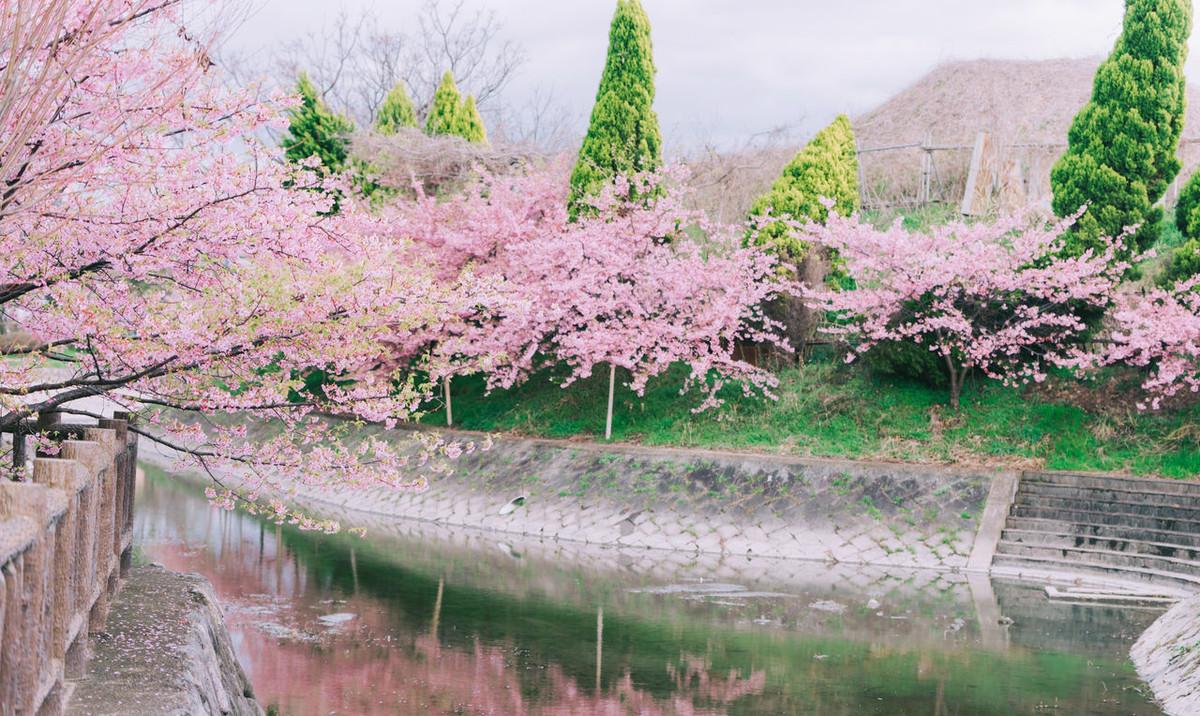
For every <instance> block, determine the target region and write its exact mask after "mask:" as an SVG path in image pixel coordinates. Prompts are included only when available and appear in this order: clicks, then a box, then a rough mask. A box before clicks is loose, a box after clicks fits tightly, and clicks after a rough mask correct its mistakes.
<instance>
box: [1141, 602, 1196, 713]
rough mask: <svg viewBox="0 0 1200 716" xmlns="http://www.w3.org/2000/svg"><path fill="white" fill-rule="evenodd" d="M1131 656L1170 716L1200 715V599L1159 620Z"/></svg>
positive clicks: (1187, 603) (1178, 606)
mask: <svg viewBox="0 0 1200 716" xmlns="http://www.w3.org/2000/svg"><path fill="white" fill-rule="evenodd" d="M1130 656H1131V657H1132V658H1133V663H1134V666H1136V667H1137V670H1138V675H1139V676H1141V677H1142V680H1143V681H1145V682H1146V683H1148V684H1149V685H1150V688H1151V689H1153V691H1154V696H1155V698H1157V699H1158V701H1159V703H1160V704H1161V705H1162V707H1163V711H1165V712H1166V713H1167V716H1195V715H1196V714H1200V597H1192V598H1191V599H1187V600H1184V601H1182V602H1180V603H1179V604H1176V605H1175V606H1174V607H1173V608H1171V610H1170V611H1168V612H1167V613H1166V614H1164V615H1162V616H1161V617H1159V618H1158V621H1156V622H1154V624H1152V625H1151V626H1150V628H1149V629H1147V630H1146V631H1145V632H1144V633H1143V634H1142V636H1141V638H1139V639H1138V641H1137V643H1136V644H1134V646H1133V651H1132V652H1131V653H1130Z"/></svg>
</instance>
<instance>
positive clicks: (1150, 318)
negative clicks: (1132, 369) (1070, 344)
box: [1081, 276, 1200, 410]
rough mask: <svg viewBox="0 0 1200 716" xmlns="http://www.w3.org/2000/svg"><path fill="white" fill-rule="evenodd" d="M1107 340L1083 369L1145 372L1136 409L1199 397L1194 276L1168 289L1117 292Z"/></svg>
mask: <svg viewBox="0 0 1200 716" xmlns="http://www.w3.org/2000/svg"><path fill="white" fill-rule="evenodd" d="M1109 318H1110V321H1111V323H1112V326H1113V328H1112V334H1111V337H1110V341H1109V342H1108V344H1107V345H1106V347H1105V348H1104V350H1102V351H1100V352H1098V353H1097V354H1095V355H1092V356H1086V357H1084V360H1082V361H1081V363H1082V364H1083V365H1085V366H1086V365H1132V366H1138V367H1141V368H1146V369H1147V370H1148V375H1147V376H1146V378H1145V380H1144V381H1143V382H1142V388H1143V389H1145V391H1146V394H1147V400H1146V401H1144V402H1143V403H1141V404H1139V408H1142V409H1147V408H1150V409H1155V410H1157V409H1158V408H1160V407H1162V403H1163V401H1164V400H1165V399H1167V398H1170V397H1172V396H1175V395H1177V394H1179V393H1181V392H1191V393H1197V392H1200V276H1197V277H1195V278H1192V279H1190V280H1188V281H1185V282H1183V283H1180V284H1178V285H1176V286H1175V287H1174V288H1172V289H1162V288H1157V289H1153V290H1151V291H1150V292H1149V293H1147V294H1144V295H1143V294H1140V293H1135V292H1127V293H1123V294H1122V295H1121V296H1120V297H1118V299H1117V301H1116V305H1115V306H1114V307H1113V310H1112V312H1111V313H1110V315H1109Z"/></svg>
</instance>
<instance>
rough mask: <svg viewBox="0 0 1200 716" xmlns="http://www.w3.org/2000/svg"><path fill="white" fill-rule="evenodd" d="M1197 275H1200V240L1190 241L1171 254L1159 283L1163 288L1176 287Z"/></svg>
mask: <svg viewBox="0 0 1200 716" xmlns="http://www.w3.org/2000/svg"><path fill="white" fill-rule="evenodd" d="M1197 274H1200V238H1196V239H1188V240H1187V241H1185V242H1184V244H1183V246H1179V247H1177V248H1175V249H1174V250H1173V251H1172V252H1171V255H1170V257H1169V258H1168V259H1167V266H1166V268H1165V269H1164V270H1163V273H1162V275H1161V276H1159V280H1158V282H1159V283H1160V284H1162V285H1163V286H1174V285H1175V284H1176V283H1179V282H1180V281H1186V280H1187V279H1189V278H1192V277H1193V276H1195V275H1197Z"/></svg>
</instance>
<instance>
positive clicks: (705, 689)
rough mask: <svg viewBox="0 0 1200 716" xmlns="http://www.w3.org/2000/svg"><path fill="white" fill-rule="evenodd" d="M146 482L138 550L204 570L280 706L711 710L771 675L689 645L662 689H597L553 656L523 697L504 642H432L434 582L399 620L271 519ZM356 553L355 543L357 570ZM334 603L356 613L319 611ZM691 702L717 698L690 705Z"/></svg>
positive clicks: (347, 710) (256, 674)
mask: <svg viewBox="0 0 1200 716" xmlns="http://www.w3.org/2000/svg"><path fill="white" fill-rule="evenodd" d="M158 491H159V492H160V493H162V492H165V488H162V487H159V488H158ZM148 492H150V493H151V494H150V495H146V496H144V499H146V500H154V502H156V504H155V505H154V506H153V508H152V509H145V507H149V506H144V507H143V508H141V511H140V512H139V522H140V523H141V524H140V526H139V534H140V535H141V536H142V538H143V539H142V551H143V552H144V553H145V554H146V555H147V557H148V558H149V559H151V560H153V561H157V562H161V563H162V564H164V565H165V566H167V567H168V568H169V569H173V570H177V571H185V572H199V573H201V574H203V575H204V576H206V577H207V578H208V579H209V580H211V581H212V583H213V586H214V588H215V590H216V593H217V595H218V597H219V598H220V600H221V602H222V604H224V605H226V615H227V619H228V622H229V628H230V632H231V634H232V636H233V640H234V644H235V646H236V648H237V651H238V657H239V658H240V659H241V661H242V664H243V666H244V667H245V668H246V670H247V672H248V673H249V676H250V679H251V681H252V682H253V684H254V688H255V691H256V693H257V696H258V699H259V701H260V703H263V704H264V705H276V706H278V707H279V710H280V713H282V714H287V715H288V716H318V715H320V716H325V715H327V714H361V715H363V716H374V715H376V714H380V715H382V714H389V715H391V714H488V715H493V714H495V715H502V716H508V715H513V716H520V715H522V714H539V715H540V714H544V715H546V716H570V715H575V714H600V715H602V716H608V715H612V716H617V715H624V714H646V715H647V716H657V715H660V714H661V715H664V716H665V715H667V714H672V715H676V716H720V715H722V714H725V713H727V711H726V709H725V705H728V704H730V703H732V702H733V701H734V700H736V699H738V698H740V697H743V696H747V695H751V694H758V693H762V691H763V689H764V687H765V685H766V673H765V672H763V671H756V672H754V673H753V674H751V675H750V676H749V677H748V678H741V677H739V676H738V675H737V674H735V673H729V674H714V673H710V669H709V668H708V666H707V664H706V663H705V661H704V660H703V659H700V658H693V657H686V658H685V659H684V661H683V664H684V666H682V667H680V666H679V665H677V664H673V663H669V664H664V666H663V668H664V672H665V673H666V674H667V675H668V676H669V677H670V679H671V680H672V681H673V682H674V683H675V685H676V691H675V693H674V694H673V695H672V696H671V697H670V698H669V699H661V698H658V699H656V698H654V697H653V696H651V695H650V694H649V693H647V692H645V691H644V690H642V689H639V688H637V687H636V686H635V685H634V684H633V682H632V679H631V678H630V676H629V675H628V674H627V673H626V674H624V675H623V676H622V677H621V678H618V679H616V680H614V681H612V682H611V683H610V685H609V687H608V688H607V689H606V690H605V691H604V692H603V693H600V694H597V693H596V692H595V690H594V689H592V688H590V687H591V686H592V684H588V685H587V686H586V687H585V686H583V685H581V684H579V683H577V681H576V680H575V679H574V678H572V677H571V676H569V675H567V674H565V673H564V672H563V670H562V669H561V668H560V667H559V666H558V665H556V664H549V665H547V666H546V667H545V670H544V674H543V675H541V676H540V677H539V687H538V690H537V702H536V703H531V702H530V701H529V700H528V699H526V698H525V697H524V696H523V695H522V682H521V680H520V679H519V678H518V673H519V672H518V668H521V667H519V666H518V665H517V664H514V661H513V659H512V658H511V656H512V654H513V652H514V648H513V647H514V645H513V644H485V643H481V642H480V641H479V640H478V639H476V640H474V641H473V642H469V643H468V644H467V645H465V646H463V645H456V646H453V647H451V646H447V645H445V644H443V643H441V642H440V641H439V639H438V638H437V635H436V631H437V630H438V628H439V625H438V624H437V621H436V620H437V619H438V615H439V613H440V609H439V605H440V596H441V595H440V591H441V589H440V586H441V585H439V593H438V594H430V595H429V599H430V604H431V606H432V607H433V614H434V615H435V616H434V621H433V622H432V623H429V624H411V623H405V622H406V616H405V615H403V614H397V613H395V612H393V611H390V610H389V609H388V606H387V605H386V604H385V603H383V602H382V601H380V600H378V599H375V598H372V597H370V596H368V595H365V594H361V593H349V594H347V593H342V592H341V591H338V590H330V589H326V588H322V587H321V586H320V585H315V584H312V583H311V581H312V580H311V577H310V575H309V572H308V571H307V570H306V569H305V567H304V565H303V564H302V562H301V560H299V559H298V558H297V556H296V555H295V554H293V553H292V552H290V551H289V550H288V549H287V547H286V545H284V544H283V542H282V540H281V537H280V534H279V532H278V531H277V530H275V529H273V528H271V527H263V526H262V525H260V524H259V523H257V522H254V521H253V520H251V519H249V518H247V517H244V516H241V515H236V514H229V513H224V512H218V511H213V510H211V509H209V508H208V507H207V505H205V504H204V503H203V501H201V500H198V499H190V495H184V494H181V493H179V492H175V491H171V492H170V498H169V500H168V499H165V498H166V495H161V494H160V495H159V496H158V498H159V499H157V500H155V499H154V498H155V495H154V494H153V493H154V492H155V490H154V488H153V487H150V489H149V490H148ZM353 559H354V557H353V552H352V553H351V561H352V568H353ZM355 573H356V572H355ZM331 614H351V615H353V618H352V619H348V620H346V621H342V622H337V623H334V624H326V623H324V622H322V621H321V619H320V617H322V616H328V615H331ZM442 628H445V626H444V625H443V626H442ZM593 646H594V645H593ZM593 646H581V648H593ZM697 702H700V703H705V704H710V705H713V704H715V706H709V707H706V708H699V707H697V706H695V703H697Z"/></svg>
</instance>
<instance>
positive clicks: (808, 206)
mask: <svg viewBox="0 0 1200 716" xmlns="http://www.w3.org/2000/svg"><path fill="white" fill-rule="evenodd" d="M822 199H829V200H831V201H833V209H834V211H836V212H837V213H838V214H841V215H843V216H849V215H850V214H852V213H854V212H855V211H857V210H858V154H857V150H856V147H855V145H854V129H853V127H851V125H850V119H849V118H848V117H846V115H840V116H838V118H837V119H835V120H833V123H832V124H830V125H829V126H827V127H825V128H824V129H822V130H821V131H820V132H817V134H816V136H815V137H813V138H812V140H811V141H810V142H809V143H808V144H806V145H805V146H804V148H803V149H801V150H800V151H799V152H798V153H797V154H796V157H795V158H794V159H792V161H791V162H790V163H789V164H788V165H787V166H786V167H784V170H783V175H782V176H781V177H779V178H778V179H776V180H775V183H774V184H773V185H772V186H771V190H770V191H768V192H767V193H766V194H764V195H762V196H761V197H759V198H758V200H757V201H755V202H754V205H753V206H752V207H751V209H750V215H751V216H764V215H766V214H767V213H768V212H769V213H770V215H771V216H772V217H773V218H776V219H793V220H796V221H805V220H808V219H812V220H813V221H817V222H823V221H825V218H826V217H827V216H828V215H829V210H828V209H826V208H825V206H824V205H823V204H822V203H821V200H822ZM753 238H754V239H755V240H756V241H757V243H759V244H760V245H764V246H767V247H769V248H770V250H771V251H773V252H774V253H775V254H776V255H777V256H778V257H779V259H780V261H783V262H786V263H792V262H796V261H799V260H801V259H803V258H804V255H805V254H806V253H807V251H808V246H807V244H806V243H804V242H802V241H799V240H797V239H796V238H794V237H793V236H792V235H791V232H790V231H789V230H788V227H787V225H786V224H785V223H784V222H783V221H769V222H766V223H764V224H762V225H761V226H759V230H758V233H757V236H755V237H753Z"/></svg>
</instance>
